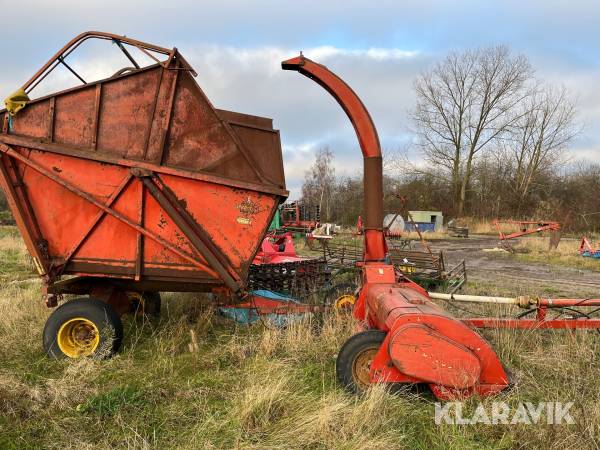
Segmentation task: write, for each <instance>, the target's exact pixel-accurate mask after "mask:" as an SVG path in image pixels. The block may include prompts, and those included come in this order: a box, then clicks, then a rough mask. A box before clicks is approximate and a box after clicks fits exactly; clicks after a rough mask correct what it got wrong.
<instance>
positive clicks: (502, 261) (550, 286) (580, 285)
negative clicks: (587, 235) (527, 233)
mask: <svg viewBox="0 0 600 450" xmlns="http://www.w3.org/2000/svg"><path fill="white" fill-rule="evenodd" d="M430 244H431V248H432V250H434V251H436V250H438V251H439V250H443V252H444V258H445V262H446V268H450V267H452V266H453V265H455V264H457V263H459V262H460V261H462V260H463V259H464V260H465V261H466V265H467V273H468V277H469V280H472V281H481V282H489V283H492V284H494V285H501V286H510V285H511V284H513V285H514V286H515V287H516V288H517V289H518V288H519V287H523V288H527V289H528V290H530V289H531V288H536V290H537V289H539V291H540V294H541V293H544V292H545V293H550V294H552V295H553V296H557V297H558V296H561V297H569V296H574V295H577V296H595V297H598V296H600V273H599V272H593V271H591V270H585V269H578V268H574V267H564V266H563V267H560V266H556V265H549V264H541V263H534V262H523V261H519V260H518V259H516V258H515V257H513V256H510V255H507V254H502V253H501V252H485V251H483V249H492V248H495V247H497V245H498V238H496V237H490V236H477V235H476V236H471V237H469V238H468V239H444V240H434V241H431V242H430ZM598 264H599V265H600V261H599V262H598Z"/></svg>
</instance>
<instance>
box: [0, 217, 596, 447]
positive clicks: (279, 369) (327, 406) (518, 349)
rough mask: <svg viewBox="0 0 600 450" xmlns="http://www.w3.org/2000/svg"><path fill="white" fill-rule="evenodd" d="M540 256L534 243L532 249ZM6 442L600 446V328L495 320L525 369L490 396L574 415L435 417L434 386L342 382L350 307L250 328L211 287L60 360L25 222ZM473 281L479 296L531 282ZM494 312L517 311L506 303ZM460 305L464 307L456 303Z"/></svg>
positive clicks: (495, 337)
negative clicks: (531, 326)
mask: <svg viewBox="0 0 600 450" xmlns="http://www.w3.org/2000/svg"><path fill="white" fill-rule="evenodd" d="M530 254H533V252H532V253H530ZM0 256H1V260H0V261H1V263H0V276H1V277H2V284H1V285H0V411H1V414H0V448H1V449H24V448H52V449H65V448H79V449H86V448H94V449H97V448H101V449H103V448H107V449H108V448H161V449H162V448H186V449H187V448H200V449H213V448H226V449H229V448H244V449H250V448H252V449H299V448H305V449H326V448H327V449H328V448H332V449H378V448H381V449H392V448H393V449H432V448H439V449H446V448H450V449H467V448H468V449H472V448H498V449H500V448H503V449H509V448H523V449H534V448H539V449H546V448H556V449H568V448H578V449H579V448H598V447H599V445H600V444H599V442H600V404H599V402H598V400H599V399H600V382H599V381H598V380H600V335H599V334H598V333H597V332H595V331H587V332H586V331H579V332H568V331H566V332H565V331H562V332H561V331H537V332H535V331H523V332H509V331H498V330H491V331H487V332H485V333H484V334H485V336H486V337H487V338H488V339H489V341H490V342H491V343H492V345H493V346H494V348H495V349H496V351H497V352H498V354H499V355H500V357H501V359H502V360H503V362H504V363H505V364H506V366H508V367H509V368H510V370H511V371H512V373H513V375H514V377H515V386H514V388H513V389H512V390H511V391H509V392H506V393H503V394H501V395H499V396H498V397H496V398H488V399H484V400H481V399H478V398H472V399H470V400H468V401H467V402H466V404H465V411H466V412H467V414H468V412H469V411H471V412H472V411H473V410H474V408H475V407H476V406H477V404H478V403H479V402H480V401H482V402H483V404H484V405H486V406H487V407H489V406H490V405H491V403H492V402H494V401H506V402H508V403H509V404H511V405H516V404H517V403H518V402H524V401H529V402H538V401H562V402H574V406H573V408H572V411H571V413H572V416H573V418H574V419H575V423H574V424H572V425H560V426H551V425H545V424H537V425H525V424H517V425H484V424H477V425H436V424H435V423H434V409H435V404H434V402H435V400H434V399H433V398H432V397H431V396H428V395H426V394H421V395H416V394H414V393H410V392H403V391H401V392H398V393H391V392H388V391H387V390H386V389H384V388H382V387H375V388H372V389H371V390H370V391H369V392H368V393H367V394H366V395H364V396H361V397H356V396H352V395H349V394H347V393H346V392H345V391H344V390H343V389H341V388H340V387H339V386H337V384H336V381H335V375H334V365H335V356H336V352H337V351H338V349H339V348H340V346H341V344H342V343H343V342H344V340H345V339H346V338H347V337H348V336H349V335H350V334H352V330H353V323H352V320H351V319H350V318H349V317H347V316H345V315H340V314H335V313H332V314H327V315H324V316H322V317H317V316H315V317H311V318H308V319H307V320H305V321H303V322H301V323H298V324H295V325H293V326H291V327H289V328H287V329H285V330H275V329H271V328H267V327H265V326H264V325H262V324H259V325H255V326H251V327H243V326H236V325H234V324H233V323H232V322H230V321H228V320H226V319H224V318H222V317H220V316H219V315H217V314H215V312H214V310H213V309H212V308H211V306H210V304H208V303H207V302H206V301H204V300H203V298H202V297H201V296H196V295H190V294H165V295H164V297H163V298H164V300H163V312H162V316H161V317H160V319H158V320H153V321H151V320H148V319H143V318H125V320H124V326H125V341H124V345H123V347H122V350H121V352H120V353H119V354H118V355H117V356H116V357H114V358H112V359H110V360H103V361H100V360H91V359H85V360H77V361H65V360H50V359H48V358H46V357H45V356H44V354H43V351H42V345H41V333H42V328H43V325H44V321H45V319H46V317H47V316H48V315H49V313H50V311H49V310H48V309H47V308H46V307H45V306H44V305H43V303H42V302H41V300H40V295H39V287H40V285H39V282H38V281H37V280H36V279H35V276H34V275H32V273H31V268H30V267H29V263H28V259H27V255H26V252H25V250H24V247H23V244H22V242H21V240H20V238H19V237H18V235H17V234H16V232H15V230H14V228H6V227H5V228H3V229H2V230H1V234H0ZM524 289H525V288H523V287H520V286H497V285H494V284H483V283H478V284H471V285H468V286H466V287H465V289H464V290H465V291H466V292H470V293H477V294H526V293H533V292H527V291H524ZM486 312H487V313H489V314H493V315H503V314H507V313H514V311H506V310H505V309H494V310H489V311H486ZM457 314H460V312H457Z"/></svg>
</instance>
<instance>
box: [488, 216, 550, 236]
mask: <svg viewBox="0 0 600 450" xmlns="http://www.w3.org/2000/svg"><path fill="white" fill-rule="evenodd" d="M492 224H493V225H494V226H495V227H496V229H497V230H498V236H499V237H500V240H501V241H506V240H508V239H515V238H518V237H521V236H526V235H528V234H535V233H542V232H544V231H560V223H558V222H549V221H535V220H498V219H495V220H493V221H492ZM500 224H510V225H520V226H521V231H517V232H515V233H510V234H504V233H503V232H502V230H501V229H500ZM532 225H533V228H531V226H532Z"/></svg>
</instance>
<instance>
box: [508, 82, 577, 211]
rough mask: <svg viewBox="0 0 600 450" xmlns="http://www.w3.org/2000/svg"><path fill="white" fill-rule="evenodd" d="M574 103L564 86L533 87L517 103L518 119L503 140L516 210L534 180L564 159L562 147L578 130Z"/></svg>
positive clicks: (521, 205)
mask: <svg viewBox="0 0 600 450" xmlns="http://www.w3.org/2000/svg"><path fill="white" fill-rule="evenodd" d="M575 114H576V109H575V104H574V102H573V101H571V99H570V98H569V93H568V92H567V90H566V89H564V88H562V89H555V88H551V87H544V88H542V89H536V90H535V91H534V92H532V93H531V95H530V96H528V98H527V99H526V100H525V101H523V102H522V104H521V105H520V113H519V114H518V116H519V117H518V119H517V121H516V122H515V123H514V125H513V127H512V130H511V139H509V140H507V141H505V143H504V144H505V146H506V152H505V155H506V156H507V159H508V160H509V161H510V162H511V164H512V180H511V187H512V189H513V193H514V195H515V197H516V199H517V210H518V211H519V210H520V209H521V208H522V207H523V204H524V202H525V201H526V200H527V198H528V196H529V195H530V193H531V192H532V190H533V189H534V188H535V182H536V180H537V179H538V178H539V177H540V176H541V175H543V174H544V173H548V172H549V171H550V169H551V168H552V167H554V166H558V165H561V164H564V163H565V162H566V160H565V158H564V157H563V154H564V150H565V148H566V147H567V146H568V145H569V144H570V143H571V142H572V140H573V139H574V138H575V137H576V136H577V134H578V133H579V131H580V130H579V129H578V128H577V127H576V126H575V123H574V119H575Z"/></svg>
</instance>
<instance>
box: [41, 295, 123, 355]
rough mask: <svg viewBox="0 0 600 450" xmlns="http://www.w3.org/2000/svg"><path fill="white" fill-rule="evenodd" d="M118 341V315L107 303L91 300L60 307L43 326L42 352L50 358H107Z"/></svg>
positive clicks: (74, 301) (121, 326) (120, 337)
mask: <svg viewBox="0 0 600 450" xmlns="http://www.w3.org/2000/svg"><path fill="white" fill-rule="evenodd" d="M122 340H123V324H122V323H121V319H120V318H119V315H118V314H117V313H116V312H115V311H114V309H113V308H112V307H111V306H110V305H109V304H107V303H104V302H102V301H100V300H97V299H93V298H91V299H87V298H79V299H76V300H72V301H70V302H67V303H64V304H62V305H61V306H59V307H58V308H56V310H55V311H54V312H53V313H52V314H50V317H48V320H47V321H46V325H45V326H44V335H43V343H44V350H45V351H46V354H47V355H48V356H50V357H53V358H65V357H67V358H80V357H84V356H92V357H96V358H108V357H110V356H112V355H113V354H114V353H115V352H116V351H117V350H118V349H119V347H120V346H121V341H122Z"/></svg>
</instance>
